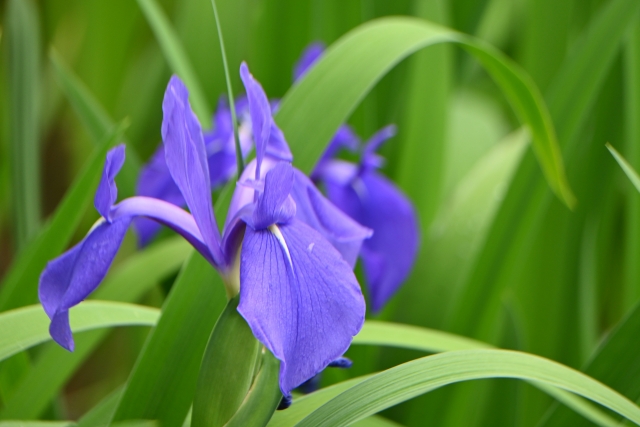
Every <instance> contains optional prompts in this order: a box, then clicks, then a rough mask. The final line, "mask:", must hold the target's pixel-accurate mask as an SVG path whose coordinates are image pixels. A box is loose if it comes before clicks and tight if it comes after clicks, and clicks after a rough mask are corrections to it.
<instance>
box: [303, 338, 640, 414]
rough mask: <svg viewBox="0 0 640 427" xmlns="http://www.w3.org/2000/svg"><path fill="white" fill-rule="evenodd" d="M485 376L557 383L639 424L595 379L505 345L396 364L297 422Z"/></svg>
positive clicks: (630, 407)
mask: <svg viewBox="0 0 640 427" xmlns="http://www.w3.org/2000/svg"><path fill="white" fill-rule="evenodd" d="M483 378H516V379H524V380H529V381H535V382H541V383H544V384H547V385H551V386H554V387H558V388H561V389H564V390H567V391H570V392H572V393H575V394H578V395H580V396H583V397H586V398H588V399H590V400H593V401H594V402H596V403H599V404H601V405H602V406H604V407H607V408H609V409H611V410H613V411H615V412H617V413H619V414H621V415H623V416H625V417H626V418H628V419H630V420H632V421H634V422H635V423H636V424H639V425H640V408H639V407H638V406H636V405H635V404H634V403H633V402H631V401H630V400H628V399H627V398H625V397H624V396H622V395H620V394H618V393H617V392H615V391H614V390H612V389H610V388H608V387H607V386H605V385H603V384H601V383H599V382H598V381H596V380H594V379H593V378H590V377H588V376H586V375H584V374H582V373H580V372H578V371H575V370H573V369H571V368H568V367H566V366H563V365H561V364H559V363H557V362H553V361H551V360H548V359H544V358H542V357H539V356H534V355H530V354H526V353H519V352H515V351H507V350H462V351H454V352H448V353H440V354H437V355H435V356H428V357H424V358H421V359H417V360H414V361H411V362H408V363H405V364H402V365H399V366H396V367H394V368H391V369H389V370H387V371H384V372H381V373H379V374H376V375H373V376H372V377H370V378H368V379H367V380H365V381H362V382H361V383H359V384H357V385H355V386H353V387H351V388H350V389H348V390H346V391H345V392H343V393H341V394H340V395H338V396H336V397H335V398H333V399H331V400H330V401H329V402H327V403H326V404H324V405H322V406H320V407H319V408H318V409H316V410H315V411H314V412H312V413H311V414H310V415H308V416H307V417H305V418H304V419H303V420H302V421H300V422H299V423H298V424H297V425H299V426H337V425H348V424H349V423H351V422H354V421H357V420H359V419H362V418H364V417H366V416H368V415H372V414H375V413H377V412H379V411H381V410H383V409H386V408H388V407H390V406H393V405H396V404H398V403H400V402H403V401H405V400H408V399H410V398H412V397H415V396H418V395H420V394H423V393H427V392H429V391H431V390H434V389H436V388H439V387H442V386H445V385H448V384H453V383H457V382H461V381H468V380H473V379H483Z"/></svg>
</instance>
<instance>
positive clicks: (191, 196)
mask: <svg viewBox="0 0 640 427" xmlns="http://www.w3.org/2000/svg"><path fill="white" fill-rule="evenodd" d="M188 96H189V94H188V92H187V88H186V86H185V85H184V83H182V81H181V80H180V79H179V78H178V77H177V76H173V77H171V80H170V82H169V86H168V87H167V90H166V92H165V96H164V100H163V102H162V111H163V120H162V140H163V141H164V147H165V157H166V161H167V166H168V168H169V171H170V172H171V176H172V177H173V180H174V181H175V183H176V184H177V186H178V188H180V191H181V193H182V195H183V197H184V199H185V201H186V202H187V206H189V210H190V211H191V213H192V215H193V217H194V218H195V221H196V223H197V224H198V228H199V229H200V232H201V233H202V237H203V239H204V242H205V243H206V245H207V247H209V249H210V250H211V254H212V256H213V259H214V260H215V261H216V264H218V265H220V264H222V262H223V256H222V252H221V249H220V241H221V239H220V232H219V231H218V226H217V225H216V220H215V216H214V214H213V207H212V204H211V186H210V184H209V167H208V164H207V154H206V151H205V147H204V139H203V136H202V128H201V127H200V123H199V122H198V119H197V117H196V115H195V114H194V113H193V110H192V109H191V106H190V104H189V100H188Z"/></svg>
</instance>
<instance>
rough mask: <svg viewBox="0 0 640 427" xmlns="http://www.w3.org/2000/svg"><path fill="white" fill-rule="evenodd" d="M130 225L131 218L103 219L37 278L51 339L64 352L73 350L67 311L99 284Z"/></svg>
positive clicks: (48, 265) (49, 264)
mask: <svg viewBox="0 0 640 427" xmlns="http://www.w3.org/2000/svg"><path fill="white" fill-rule="evenodd" d="M130 222H131V217H121V218H117V219H114V220H113V222H111V223H109V222H107V221H104V220H103V221H102V222H101V223H100V224H98V225H97V226H96V227H94V229H93V230H92V231H91V232H90V233H89V234H88V235H87V236H86V237H85V238H84V239H83V240H82V241H81V242H80V243H78V244H77V245H76V246H74V247H73V248H72V249H71V250H69V251H68V252H67V253H65V254H64V255H62V256H61V257H58V258H56V259H55V260H53V261H50V262H49V263H48V264H47V266H46V268H45V270H44V271H43V272H42V275H41V276H40V284H39V287H38V296H39V298H40V302H41V303H42V306H43V307H44V309H45V312H46V313H47V315H48V316H49V318H50V319H51V320H52V323H51V327H50V332H51V336H52V338H53V339H54V340H55V341H56V342H57V343H58V344H60V345H61V346H63V347H64V348H66V349H67V350H72V349H73V338H72V337H71V330H70V329H69V321H68V315H67V314H66V312H67V310H68V309H69V308H71V307H73V306H74V305H76V304H78V303H80V302H81V301H82V300H84V299H85V298H86V297H87V296H89V294H90V293H91V292H93V291H94V290H95V289H96V288H97V287H98V285H99V284H100V282H102V280H103V279H104V276H105V275H106V274H107V271H108V270H109V267H110V266H111V263H112V262H113V258H114V257H115V256H116V253H117V252H118V248H120V245H121V243H122V239H123V238H124V235H125V233H126V232H127V228H128V227H129V223H130ZM65 319H66V320H65Z"/></svg>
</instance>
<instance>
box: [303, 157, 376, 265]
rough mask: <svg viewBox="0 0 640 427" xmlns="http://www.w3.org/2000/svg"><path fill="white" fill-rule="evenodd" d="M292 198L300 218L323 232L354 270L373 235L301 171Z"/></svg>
mask: <svg viewBox="0 0 640 427" xmlns="http://www.w3.org/2000/svg"><path fill="white" fill-rule="evenodd" d="M291 195H292V196H293V199H294V201H295V202H296V218H298V219H299V220H301V221H303V222H304V223H305V224H307V225H309V226H311V227H312V228H314V229H315V230H317V231H319V232H320V233H321V234H322V235H323V236H324V237H325V238H326V239H327V240H328V241H329V242H330V243H331V244H332V245H333V246H334V247H335V248H336V249H337V250H338V251H339V252H340V254H341V255H342V257H343V258H344V260H345V261H346V262H347V263H348V264H349V265H350V266H351V267H353V266H354V265H355V263H356V260H357V258H358V253H359V252H360V247H361V246H362V242H363V241H364V240H365V239H368V238H369V237H370V236H371V234H372V231H371V229H369V228H366V227H363V226H362V225H360V224H358V223H357V222H356V221H354V220H353V219H351V217H349V215H347V214H345V213H344V212H342V211H341V210H340V209H339V208H338V207H336V206H335V205H334V204H333V203H331V202H330V201H329V200H327V199H326V198H325V197H324V196H323V195H322V193H320V191H319V190H318V189H317V188H316V186H315V185H314V184H313V182H311V180H310V179H309V178H307V176H306V175H304V174H303V173H302V172H300V171H299V170H297V169H296V170H295V181H294V185H293V190H292V192H291Z"/></svg>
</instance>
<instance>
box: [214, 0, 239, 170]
mask: <svg viewBox="0 0 640 427" xmlns="http://www.w3.org/2000/svg"><path fill="white" fill-rule="evenodd" d="M211 7H213V16H214V17H215V18H216V28H217V29H218V38H219V39H220V52H222V64H223V66H224V76H225V79H226V80H227V95H228V96H229V108H230V109H231V120H232V121H233V142H234V144H235V146H236V162H237V164H238V177H239V176H240V175H242V171H243V170H244V161H243V160H242V149H241V147H240V135H238V120H237V118H236V106H235V104H234V102H233V89H231V77H230V76H229V65H228V63H227V53H226V51H225V49H224V40H223V38H222V28H221V27H220V19H219V18H218V8H217V7H216V2H215V0H211Z"/></svg>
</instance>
